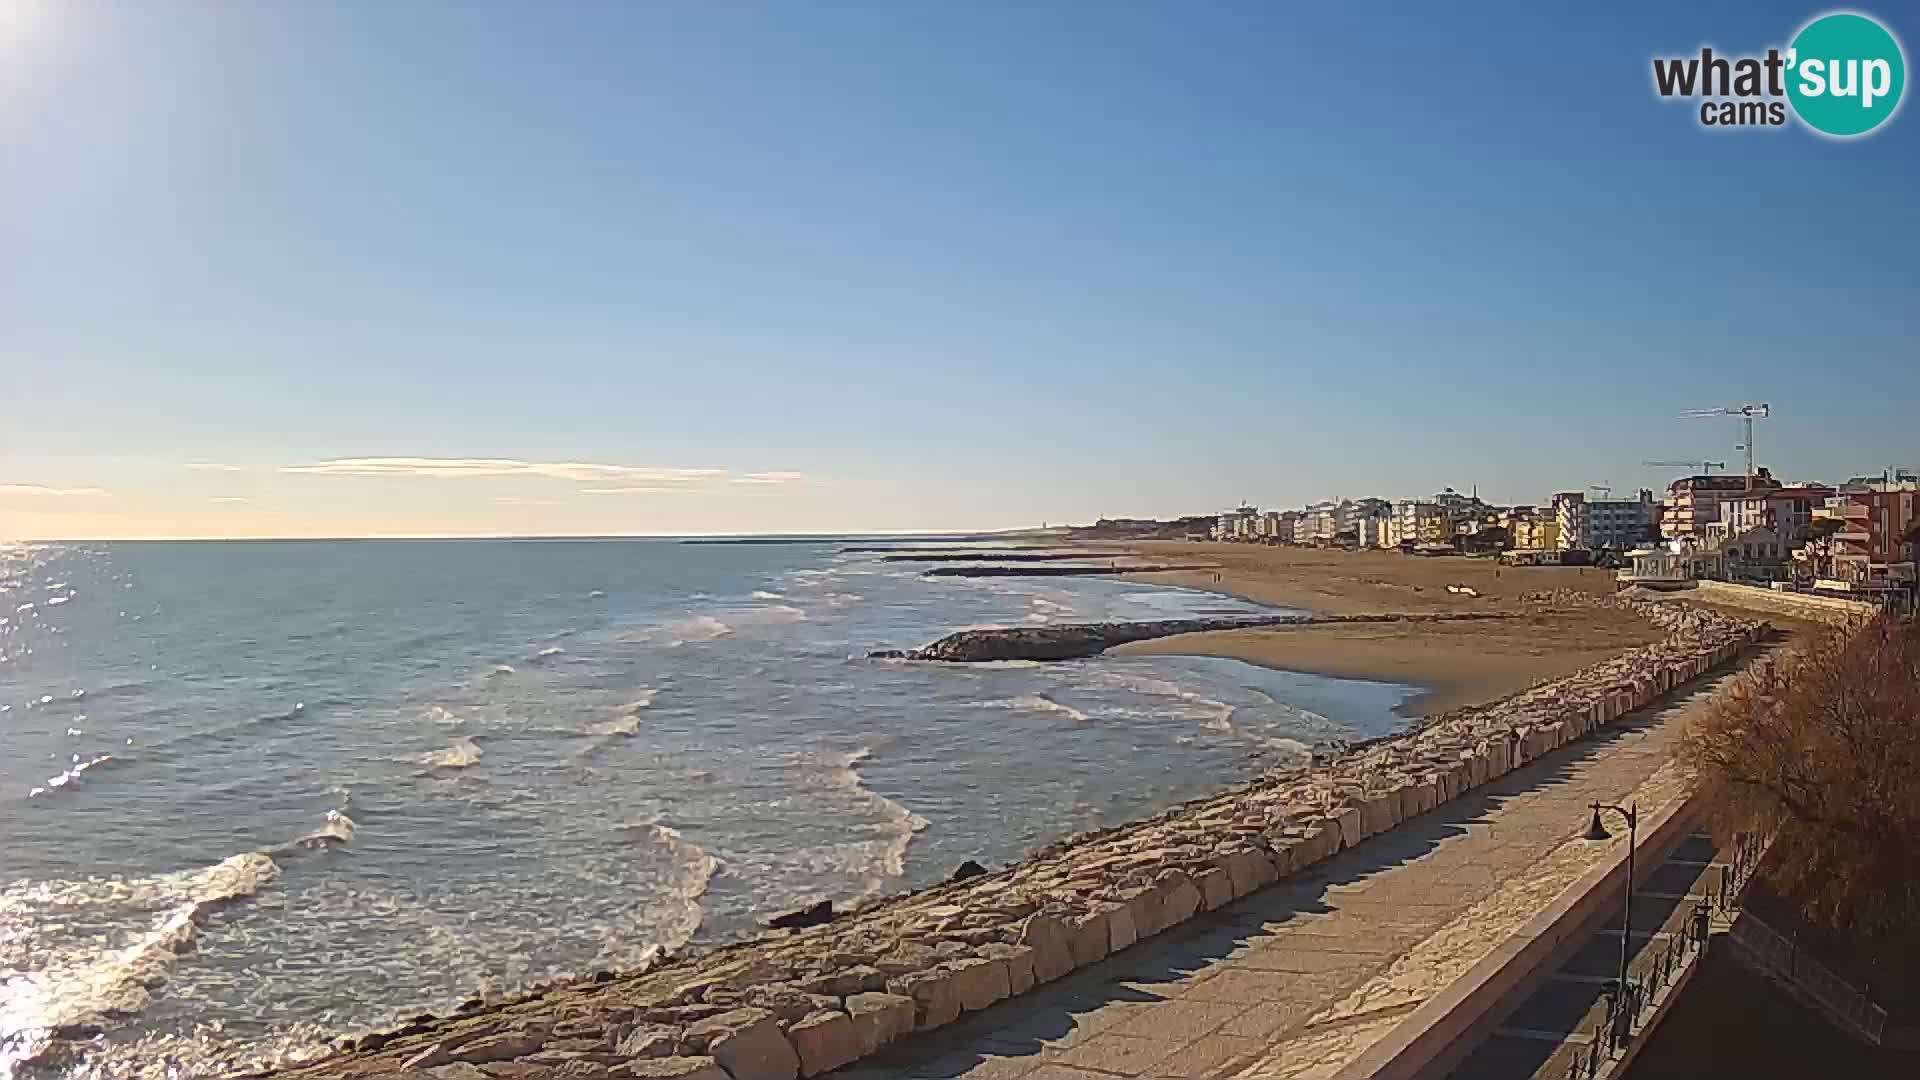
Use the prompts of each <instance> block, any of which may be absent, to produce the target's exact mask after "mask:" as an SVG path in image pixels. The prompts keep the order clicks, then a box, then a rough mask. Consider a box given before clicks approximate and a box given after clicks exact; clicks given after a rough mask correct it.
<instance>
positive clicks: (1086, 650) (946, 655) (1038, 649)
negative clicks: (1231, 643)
mask: <svg viewBox="0 0 1920 1080" xmlns="http://www.w3.org/2000/svg"><path fill="white" fill-rule="evenodd" d="M1514 618H1519V616H1518V615H1517V614H1514V613H1512V612H1505V611H1472V612H1418V613H1411V614H1405V613H1403V614H1394V613H1387V614H1372V615H1238V616H1222V617H1219V618H1211V619H1148V620H1144V621H1139V622H1102V623H1065V624H1062V625H1059V626H1006V627H993V628H990V629H985V630H961V631H958V632H956V633H952V634H948V635H947V636H946V637H943V638H941V639H940V640H938V641H936V642H934V643H933V644H931V645H927V646H924V647H922V648H918V649H880V650H877V651H875V652H871V653H868V654H867V656H868V658H869V659H873V660H937V661H942V662H946V663H954V664H980V663H988V662H991V661H995V660H1077V659H1080V658H1081V657H1085V656H1094V655H1097V654H1099V653H1102V652H1105V651H1106V650H1108V649H1111V648H1113V647H1114V646H1115V645H1125V644H1127V643H1128V642H1130V641H1149V640H1152V639H1154V638H1163V637H1172V636H1174V635H1175V634H1201V633H1206V632H1208V631H1211V630H1249V629H1255V628H1258V627H1262V626H1324V625H1333V624H1339V623H1382V622H1463V621H1472V620H1481V619H1514Z"/></svg>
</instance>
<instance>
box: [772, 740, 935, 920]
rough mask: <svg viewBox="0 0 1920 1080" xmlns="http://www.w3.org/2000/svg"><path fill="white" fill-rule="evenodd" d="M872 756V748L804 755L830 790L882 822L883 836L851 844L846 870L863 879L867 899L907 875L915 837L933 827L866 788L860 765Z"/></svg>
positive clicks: (902, 807) (881, 833) (880, 827)
mask: <svg viewBox="0 0 1920 1080" xmlns="http://www.w3.org/2000/svg"><path fill="white" fill-rule="evenodd" d="M872 756H873V750H872V749H871V748H869V747H862V748H860V749H859V750H855V751H853V752H852V753H848V754H838V755H833V754H829V755H824V756H805V755H803V756H802V763H803V764H804V765H807V766H810V767H812V768H817V769H820V770H821V772H822V775H823V779H824V780H825V781H826V784H827V785H828V786H829V787H831V788H833V789H835V790H837V791H839V792H841V793H842V794H844V795H845V796H846V797H847V798H848V799H849V800H850V801H851V802H853V803H854V804H855V805H856V806H857V807H859V808H860V809H862V810H865V811H867V812H868V813H870V814H872V815H874V816H875V817H876V818H878V819H879V824H878V826H877V829H878V831H879V833H880V836H879V837H878V838H876V839H873V840H866V841H859V842H856V843H855V844H852V845H850V851H849V855H850V856H851V857H850V858H849V859H848V860H847V864H846V866H845V867H844V869H845V870H846V871H847V872H848V873H849V874H851V875H853V876H856V877H858V878H861V879H863V889H862V892H861V896H862V897H863V898H864V897H866V896H872V895H876V894H878V893H879V892H880V891H881V890H882V889H884V888H885V887H886V885H887V883H888V882H889V881H891V880H897V879H899V878H903V877H905V876H906V874H907V849H908V848H909V847H911V846H912V844H913V837H914V834H915V833H918V832H920V831H921V830H923V829H925V828H927V826H928V825H929V824H930V823H929V822H928V821H927V819H926V818H923V817H921V816H920V815H919V814H916V813H914V812H913V811H912V810H909V809H907V808H906V807H905V806H903V805H902V804H900V803H898V802H895V801H894V800H892V799H889V798H887V797H886V796H885V795H882V794H880V793H879V792H877V791H874V790H873V789H871V788H869V787H867V786H866V782H865V781H864V780H863V779H862V778H861V776H860V765H861V764H862V763H863V762H865V761H867V760H868V759H870V758H871V757H872Z"/></svg>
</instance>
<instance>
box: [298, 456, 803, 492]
mask: <svg viewBox="0 0 1920 1080" xmlns="http://www.w3.org/2000/svg"><path fill="white" fill-rule="evenodd" d="M280 471H281V472H283V473H295V474H299V475H303V476H351V477H385V478H394V477H405V478H415V479H430V480H486V479H496V480H497V479H526V478H537V479H544V480H563V481H570V482H573V483H576V484H592V485H595V486H593V487H584V488H581V489H580V491H581V493H582V494H586V495H668V494H685V493H688V492H696V491H701V490H706V489H708V488H709V487H710V485H714V484H729V483H732V484H755V485H774V484H796V483H801V482H803V481H805V480H806V479H807V475H806V474H805V473H801V472H794V471H790V470H782V471H771V472H750V473H735V472H732V471H729V470H727V469H688V468H672V467H668V466H660V465H614V464H609V463H606V462H597V461H522V460H520V459H518V458H432V457H356V458H329V459H327V460H325V461H316V462H311V463H309V464H304V465H288V466H285V467H283V468H281V470H280Z"/></svg>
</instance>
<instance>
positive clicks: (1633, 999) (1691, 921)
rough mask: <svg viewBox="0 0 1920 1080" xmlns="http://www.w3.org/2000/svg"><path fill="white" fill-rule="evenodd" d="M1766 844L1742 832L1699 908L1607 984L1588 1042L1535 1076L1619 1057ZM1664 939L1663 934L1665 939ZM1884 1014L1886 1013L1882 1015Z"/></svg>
mask: <svg viewBox="0 0 1920 1080" xmlns="http://www.w3.org/2000/svg"><path fill="white" fill-rule="evenodd" d="M1766 847H1767V845H1766V843H1765V842H1764V841H1763V840H1762V839H1761V838H1760V837H1758V836H1754V835H1752V834H1748V833H1741V834H1739V835H1737V836H1735V837H1734V840H1733V843H1732V844H1731V845H1730V846H1729V847H1728V848H1727V849H1726V850H1725V851H1723V852H1721V857H1722V858H1723V859H1724V864H1723V865H1722V866H1721V868H1720V880H1719V882H1718V883H1717V885H1716V886H1715V887H1713V888H1711V889H1708V890H1707V897H1706V899H1704V900H1701V901H1699V902H1698V903H1695V904H1692V905H1688V904H1681V905H1680V906H1678V907H1676V908H1675V909H1674V910H1673V912H1672V914H1670V915H1668V916H1667V918H1666V921H1665V922H1663V923H1662V924H1661V925H1660V928H1659V929H1658V930H1656V931H1655V932H1654V934H1653V936H1652V937H1650V938H1649V940H1648V942H1647V945H1646V946H1645V947H1644V948H1642V949H1641V950H1640V952H1639V953H1638V954H1636V955H1635V956H1634V958H1633V960H1632V961H1631V962H1629V963H1628V965H1627V984H1626V986H1625V987H1622V986H1620V985H1619V982H1618V980H1614V981H1612V982H1610V983H1609V984H1608V989H1607V994H1606V996H1605V997H1604V998H1602V999H1601V1000H1600V1001H1597V1002H1595V1003H1594V1005H1593V1007H1592V1008H1591V1009H1589V1010H1588V1011H1587V1015H1586V1016H1585V1017H1583V1018H1582V1019H1581V1021H1580V1023H1579V1024H1578V1025H1577V1026H1576V1027H1575V1028H1574V1031H1575V1032H1576V1033H1582V1032H1584V1033H1586V1034H1587V1035H1588V1036H1589V1038H1588V1040H1587V1041H1586V1042H1576V1041H1574V1040H1571V1039H1569V1040H1568V1041H1567V1042H1566V1043H1564V1044H1562V1046H1561V1047H1560V1049H1559V1050H1558V1051H1557V1052H1555V1054H1554V1055H1553V1057H1551V1058H1549V1059H1548V1060H1547V1063H1546V1065H1545V1066H1544V1067H1542V1068H1541V1069H1540V1070H1539V1071H1538V1072H1537V1073H1536V1074H1535V1075H1538V1076H1545V1077H1556V1078H1564V1080H1593V1078H1594V1077H1597V1076H1599V1075H1600V1071H1601V1070H1602V1069H1604V1068H1605V1067H1606V1066H1607V1065H1608V1064H1609V1063H1610V1062H1612V1061H1613V1060H1614V1058H1616V1057H1618V1056H1619V1055H1620V1053H1621V1052H1622V1051H1624V1050H1625V1049H1626V1048H1627V1047H1628V1046H1629V1045H1630V1044H1631V1043H1632V1042H1633V1039H1634V1037H1635V1036H1636V1035H1638V1034H1639V1032H1640V1030H1641V1022H1642V1020H1644V1019H1646V1014H1647V1012H1648V1011H1649V1010H1650V1009H1653V1008H1654V1007H1655V1006H1656V1005H1657V1004H1658V1001H1659V998H1660V993H1661V991H1663V990H1665V989H1667V988H1668V987H1669V986H1671V985H1672V984H1673V982H1674V981H1675V980H1676V979H1678V978H1679V977H1680V976H1681V975H1682V974H1684V973H1685V971H1686V969H1687V965H1688V964H1689V963H1691V962H1695V961H1696V960H1697V959H1698V954H1700V953H1702V952H1705V951H1706V948H1707V945H1708V943H1709V941H1710V940H1711V939H1712V936H1713V925H1714V920H1715V917H1716V915H1717V916H1719V917H1720V918H1721V919H1722V920H1725V919H1726V918H1728V917H1729V916H1730V915H1731V913H1732V911H1733V909H1734V907H1735V906H1737V904H1738V903H1739V898H1740V894H1741V893H1742V892H1743V891H1744V890H1745V889H1746V886H1747V883H1748V882H1749V881H1751V880H1752V879H1753V875H1754V873H1755V872H1757V871H1758V870H1759V868H1760V859H1761V857H1762V855H1763V854H1765V852H1766ZM1661 935H1665V937H1664V939H1663V938H1662V936H1661ZM1883 1015H1884V1014H1883Z"/></svg>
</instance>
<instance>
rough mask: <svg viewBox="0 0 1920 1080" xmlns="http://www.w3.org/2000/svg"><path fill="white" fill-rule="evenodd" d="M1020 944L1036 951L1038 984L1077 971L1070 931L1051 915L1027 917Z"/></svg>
mask: <svg viewBox="0 0 1920 1080" xmlns="http://www.w3.org/2000/svg"><path fill="white" fill-rule="evenodd" d="M1020 944H1022V945H1025V946H1026V947H1028V948H1029V949H1032V950H1033V977H1034V979H1035V980H1036V981H1039V982H1043V983H1045V982H1052V981H1053V980H1055V979H1057V978H1059V977H1060V976H1062V975H1065V974H1066V973H1067V972H1069V971H1072V970H1073V968H1074V956H1073V951H1072V946H1071V944H1070V937H1069V935H1068V933H1067V928H1066V926H1065V925H1064V924H1062V923H1061V921H1060V920H1059V919H1057V918H1055V917H1054V916H1052V915H1048V914H1045V913H1044V912H1042V913H1037V914H1033V915H1029V916H1027V920H1026V922H1025V923H1023V924H1021V927H1020ZM1129 944H1131V942H1129Z"/></svg>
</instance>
